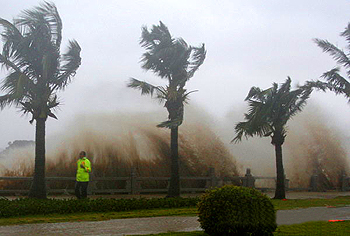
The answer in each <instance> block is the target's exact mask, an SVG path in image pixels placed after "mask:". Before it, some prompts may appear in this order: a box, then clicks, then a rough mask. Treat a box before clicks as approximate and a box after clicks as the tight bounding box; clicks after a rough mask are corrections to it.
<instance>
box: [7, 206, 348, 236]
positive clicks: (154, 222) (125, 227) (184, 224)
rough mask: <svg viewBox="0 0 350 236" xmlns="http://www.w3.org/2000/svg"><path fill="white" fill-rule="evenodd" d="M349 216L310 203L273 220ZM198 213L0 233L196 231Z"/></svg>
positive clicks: (68, 235) (118, 235) (69, 235)
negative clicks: (184, 215) (312, 205)
mask: <svg viewBox="0 0 350 236" xmlns="http://www.w3.org/2000/svg"><path fill="white" fill-rule="evenodd" d="M333 219H349V220H350V207H338V208H327V207H314V208H306V209H297V210H280V211H278V212H277V224H278V225H286V224H299V223H303V222H308V221H328V220H333ZM198 230H202V229H201V228H200V225H199V222H198V217H176V216H175V217H172V216H169V217H168V216H167V217H149V218H136V219H135V218H133V219H116V220H107V221H92V222H66V223H49V224H28V225H16V226H1V227H0V235H1V236H38V235H43V236H51V235H56V236H77V235H91V236H92V235H94V236H107V235H108V236H112V235H113V236H122V235H142V234H157V233H166V232H184V231H198Z"/></svg>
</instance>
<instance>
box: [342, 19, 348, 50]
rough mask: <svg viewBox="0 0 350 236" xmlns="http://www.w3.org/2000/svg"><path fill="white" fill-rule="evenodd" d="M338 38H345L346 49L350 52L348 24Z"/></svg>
mask: <svg viewBox="0 0 350 236" xmlns="http://www.w3.org/2000/svg"><path fill="white" fill-rule="evenodd" d="M340 36H343V37H345V39H346V41H347V42H348V49H349V50H350V23H348V25H347V26H346V27H345V29H344V31H343V32H342V33H341V34H340Z"/></svg>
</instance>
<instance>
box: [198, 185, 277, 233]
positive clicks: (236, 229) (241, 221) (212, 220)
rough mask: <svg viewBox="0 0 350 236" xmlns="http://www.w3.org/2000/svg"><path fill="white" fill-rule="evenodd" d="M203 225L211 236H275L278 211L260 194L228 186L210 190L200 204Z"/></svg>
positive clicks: (200, 216) (200, 220)
mask: <svg viewBox="0 0 350 236" xmlns="http://www.w3.org/2000/svg"><path fill="white" fill-rule="evenodd" d="M198 210H199V222H200V224H201V227H202V228H203V229H204V231H205V232H206V233H207V234H209V235H220V236H225V235H272V234H273V233H272V232H274V231H275V230H276V228H277V224H276V211H275V209H274V206H273V205H272V202H271V200H270V199H269V198H268V197H267V196H265V195H263V194H262V193H260V192H259V191H258V190H255V189H251V188H245V187H238V186H229V185H227V186H224V187H221V188H216V189H213V190H208V191H207V192H206V193H205V194H204V195H203V196H202V198H201V200H200V201H199V203H198Z"/></svg>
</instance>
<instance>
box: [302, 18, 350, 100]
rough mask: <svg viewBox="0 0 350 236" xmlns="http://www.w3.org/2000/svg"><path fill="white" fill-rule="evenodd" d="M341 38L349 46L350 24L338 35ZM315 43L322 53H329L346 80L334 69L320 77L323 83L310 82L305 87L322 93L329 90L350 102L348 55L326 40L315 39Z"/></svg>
mask: <svg viewBox="0 0 350 236" xmlns="http://www.w3.org/2000/svg"><path fill="white" fill-rule="evenodd" d="M340 35H341V36H343V37H344V38H345V39H346V41H347V43H348V44H349V45H350V23H349V24H348V25H347V27H346V28H345V30H344V31H343V32H342V33H341V34H340ZM314 41H315V43H316V44H317V45H318V46H319V47H320V48H322V49H323V51H324V52H327V53H329V54H330V55H331V56H332V57H333V58H334V59H335V60H336V62H337V63H338V64H339V65H341V66H343V67H344V69H345V72H346V76H347V78H344V77H343V76H341V75H340V73H339V72H340V68H339V67H336V68H334V69H332V70H330V71H327V72H325V73H324V74H323V75H322V77H323V78H324V79H325V80H326V82H323V81H311V82H309V83H308V84H307V85H306V86H311V87H316V88H318V89H321V90H323V91H326V90H330V91H333V92H335V93H336V94H343V95H344V96H345V97H346V98H347V99H348V100H349V102H350V82H349V78H350V59H349V57H348V55H349V53H345V52H344V51H343V50H341V49H339V48H337V47H336V46H335V45H334V44H332V43H330V42H328V41H327V40H321V39H315V40H314Z"/></svg>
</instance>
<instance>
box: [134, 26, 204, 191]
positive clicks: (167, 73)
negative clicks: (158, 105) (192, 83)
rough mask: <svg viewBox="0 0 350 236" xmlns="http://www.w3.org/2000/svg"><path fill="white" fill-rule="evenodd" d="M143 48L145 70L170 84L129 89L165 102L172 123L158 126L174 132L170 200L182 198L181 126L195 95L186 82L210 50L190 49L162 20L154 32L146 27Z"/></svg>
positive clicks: (137, 85) (136, 82) (138, 83)
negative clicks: (185, 109)
mask: <svg viewBox="0 0 350 236" xmlns="http://www.w3.org/2000/svg"><path fill="white" fill-rule="evenodd" d="M140 44H141V46H142V47H143V48H145V49H146V52H145V53H144V54H143V55H142V59H141V62H142V68H143V69H145V70H147V71H148V70H151V71H153V73H155V74H156V75H158V76H159V77H160V78H162V79H165V80H167V81H168V85H167V86H166V87H162V86H154V85H151V84H149V83H147V82H145V81H140V80H137V79H134V78H132V79H130V82H129V84H128V87H130V88H135V89H139V90H141V95H144V94H147V95H151V96H152V95H153V94H154V92H155V93H156V98H157V99H159V100H160V101H161V102H164V103H165V104H164V106H165V107H166V108H167V110H168V113H169V116H168V120H167V121H164V122H162V123H160V124H159V125H158V126H157V127H161V128H169V129H170V136H171V139H170V149H171V177H170V186H169V191H168V197H177V196H180V176H179V158H178V127H179V126H180V125H181V124H182V121H183V113H184V103H186V101H187V99H188V95H189V94H190V93H191V92H187V90H186V89H185V88H184V87H185V85H186V82H187V81H188V80H189V79H190V78H192V77H193V75H194V73H195V72H196V71H197V70H198V68H199V67H200V66H201V65H202V63H203V62H204V59H205V56H206V51H205V47H204V44H203V45H202V46H201V47H193V46H189V45H188V44H187V43H186V42H185V41H184V40H183V39H182V38H173V37H172V36H171V34H170V32H169V30H168V28H167V27H166V26H165V25H164V24H163V23H162V22H161V21H160V22H159V25H153V27H152V29H151V31H148V29H147V28H146V27H143V28H142V36H141V42H140Z"/></svg>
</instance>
